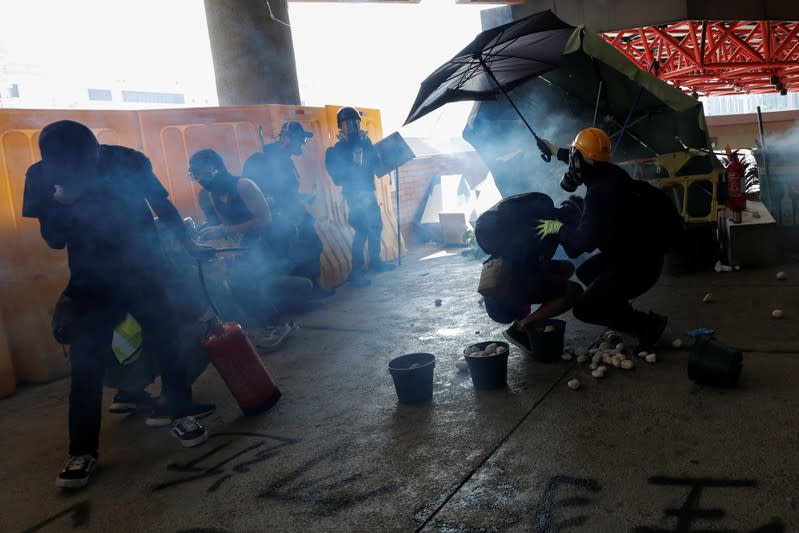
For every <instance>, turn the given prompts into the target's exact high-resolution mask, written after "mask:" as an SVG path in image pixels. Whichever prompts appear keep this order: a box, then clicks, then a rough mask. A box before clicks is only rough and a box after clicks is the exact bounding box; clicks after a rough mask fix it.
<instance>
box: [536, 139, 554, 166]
mask: <svg viewBox="0 0 799 533" xmlns="http://www.w3.org/2000/svg"><path fill="white" fill-rule="evenodd" d="M533 135H535V133H534V134H533ZM535 144H536V145H537V146H538V149H539V150H541V159H543V160H544V161H546V162H547V163H549V162H550V161H552V152H551V151H550V149H549V147H548V146H547V145H546V144H544V141H542V140H541V137H539V136H538V135H535Z"/></svg>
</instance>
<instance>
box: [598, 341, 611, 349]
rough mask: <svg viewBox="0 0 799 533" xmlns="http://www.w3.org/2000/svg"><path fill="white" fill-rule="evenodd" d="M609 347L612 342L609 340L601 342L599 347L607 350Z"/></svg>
mask: <svg viewBox="0 0 799 533" xmlns="http://www.w3.org/2000/svg"><path fill="white" fill-rule="evenodd" d="M609 348H610V344H608V343H607V342H603V343H600V344H599V349H600V350H607V349H609Z"/></svg>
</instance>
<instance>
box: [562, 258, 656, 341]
mask: <svg viewBox="0 0 799 533" xmlns="http://www.w3.org/2000/svg"><path fill="white" fill-rule="evenodd" d="M662 269H663V256H662V255H657V254H650V255H644V256H640V255H639V256H634V257H633V256H630V257H607V256H606V254H603V253H599V254H596V255H595V256H593V257H591V258H590V259H588V260H586V261H585V262H584V263H583V264H582V265H580V267H579V268H578V269H577V278H578V279H579V280H580V281H581V282H582V283H583V284H584V285H585V286H586V289H585V292H583V294H582V295H581V296H580V297H579V298H578V299H577V303H576V304H575V305H574V309H573V310H572V312H573V313H574V316H575V317H576V318H577V319H578V320H581V321H583V322H588V323H589V324H598V325H601V326H607V327H609V328H611V329H614V330H616V331H621V332H624V333H629V334H632V335H638V334H639V333H640V332H641V331H642V330H643V329H644V328H646V327H647V326H648V325H649V323H650V321H651V318H650V317H649V315H648V314H646V313H642V312H641V311H637V310H635V309H633V306H632V305H630V300H631V299H633V298H635V297H637V296H640V295H642V294H643V293H645V292H646V291H648V290H649V289H651V288H652V287H653V286H654V285H655V283H657V280H658V278H660V272H661V270H662Z"/></svg>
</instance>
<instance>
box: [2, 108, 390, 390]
mask: <svg viewBox="0 0 799 533" xmlns="http://www.w3.org/2000/svg"><path fill="white" fill-rule="evenodd" d="M338 109H339V107H338V106H325V107H323V108H312V107H303V106H283V105H263V106H239V107H217V108H187V109H159V110H147V111H89V110H79V111H75V110H35V109H3V110H0V242H2V243H3V247H2V248H1V249H0V290H1V291H2V293H1V294H0V297H1V298H2V300H3V305H2V309H3V310H4V312H5V316H4V319H3V320H4V324H5V330H6V335H7V337H8V349H9V351H10V353H11V359H12V360H13V361H14V370H13V371H14V372H15V374H16V376H17V379H18V380H24V381H31V382H38V381H49V380H51V379H54V378H55V377H59V376H62V375H64V374H66V372H67V365H66V363H65V362H64V358H63V354H62V350H61V347H60V346H58V345H57V344H56V343H55V341H54V340H52V335H51V333H50V317H51V312H52V311H51V310H52V306H53V305H54V303H55V301H56V300H57V298H58V295H59V293H60V291H61V290H62V289H63V287H64V286H65V285H66V280H67V279H68V275H69V271H68V268H67V262H66V252H65V251H64V250H51V249H49V248H48V247H47V246H46V244H45V243H44V241H43V240H42V239H41V237H40V235H39V227H38V223H37V221H36V220H32V219H26V218H23V217H22V212H21V210H22V194H23V189H24V184H25V171H26V170H27V168H28V167H29V166H30V165H31V164H33V163H34V162H36V161H38V160H39V159H40V155H39V149H38V138H39V132H40V131H41V129H42V128H43V127H44V126H46V125H47V124H49V123H51V122H54V121H56V120H63V119H70V120H76V121H79V122H82V123H84V124H86V125H87V126H89V127H90V128H91V129H92V130H93V131H94V132H95V134H96V135H97V137H98V138H99V139H100V142H102V143H105V144H120V145H123V146H129V147H131V148H135V149H138V150H141V151H143V152H144V153H145V154H146V155H147V156H148V157H149V158H150V160H151V161H152V163H153V169H154V171H155V174H156V176H158V178H159V179H160V180H161V182H162V183H163V184H164V186H165V187H166V188H167V190H168V191H169V193H170V197H171V199H172V201H173V202H174V203H175V205H176V206H177V208H178V210H179V211H180V212H181V214H182V215H183V216H192V217H195V218H197V219H200V220H202V214H201V211H200V209H199V205H198V203H197V195H198V193H199V189H198V186H197V185H196V184H195V183H193V182H192V181H191V180H189V179H188V176H187V175H186V170H187V167H188V159H189V157H190V156H191V154H192V153H193V152H194V151H196V150H199V149H202V148H213V149H214V150H216V151H218V152H219V153H220V154H221V155H222V157H223V158H224V159H225V162H226V164H227V166H228V169H229V170H230V171H231V173H233V174H240V173H241V170H242V167H243V165H244V162H245V161H246V160H247V158H248V157H249V156H250V155H252V154H253V153H255V152H257V151H259V150H260V149H261V146H260V142H259V140H258V134H257V131H258V127H259V126H262V127H263V130H264V137H265V141H266V142H270V141H271V140H272V139H274V137H275V136H276V135H277V133H278V132H279V130H280V126H281V125H282V124H283V122H285V121H287V120H297V121H299V122H301V123H302V124H303V127H305V128H306V129H308V130H310V131H312V132H314V138H313V139H311V140H310V142H309V143H308V144H307V145H306V147H305V149H304V150H303V155H302V156H300V157H299V158H295V163H296V165H297V169H298V171H299V173H300V178H301V184H300V190H301V191H302V192H305V193H315V194H316V196H317V201H316V202H315V203H314V204H313V205H312V206H310V207H309V212H310V213H311V215H312V216H313V218H314V224H315V227H316V230H317V232H318V233H319V236H320V238H321V239H322V242H323V245H324V252H323V255H322V276H321V280H320V281H321V284H322V286H324V287H334V286H336V285H339V284H341V283H343V282H344V281H345V280H346V278H347V276H348V275H349V271H350V268H351V257H350V255H351V243H352V235H353V231H352V228H351V227H350V226H349V225H348V224H347V222H346V221H347V210H346V203H345V202H344V200H343V198H342V196H341V190H340V189H339V188H338V187H337V186H335V185H334V184H333V182H332V180H331V179H330V176H329V175H328V174H327V172H326V171H325V168H324V154H325V150H326V149H327V148H328V147H329V146H332V145H333V144H334V143H335V142H336V135H337V133H338V128H337V125H336V112H337V111H338ZM359 109H360V111H361V112H362V114H363V118H362V126H363V128H364V129H365V130H366V131H367V132H368V134H369V137H370V138H371V139H372V141H374V142H376V141H378V140H380V139H381V138H382V125H381V122H380V114H379V112H378V111H377V110H375V109H364V108H359ZM392 193H393V189H392V187H391V183H390V180H389V178H388V177H384V178H382V179H380V180H377V198H378V203H379V205H380V207H381V211H382V219H383V234H382V238H381V241H382V246H383V250H382V257H383V259H384V260H388V261H391V260H396V259H397V257H398V255H399V253H400V250H398V247H397V228H396V215H395V211H394V202H393V196H392ZM0 346H1V345H0ZM0 372H3V371H0ZM2 375H3V374H2V373H0V376H2Z"/></svg>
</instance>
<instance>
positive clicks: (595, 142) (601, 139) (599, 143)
mask: <svg viewBox="0 0 799 533" xmlns="http://www.w3.org/2000/svg"><path fill="white" fill-rule="evenodd" d="M571 146H572V147H573V148H575V149H576V150H577V151H578V152H580V154H581V155H582V156H583V159H585V160H586V162H587V163H589V164H593V162H594V161H602V162H603V163H607V162H608V161H610V154H611V151H610V148H611V146H610V137H608V134H607V133H605V132H604V131H602V130H600V129H599V128H586V129H584V130H582V131H580V133H578V134H577V137H575V138H574V142H573V143H572V144H571Z"/></svg>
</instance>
